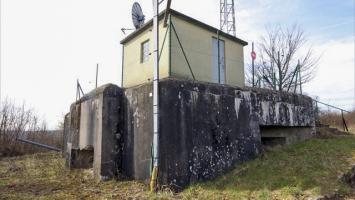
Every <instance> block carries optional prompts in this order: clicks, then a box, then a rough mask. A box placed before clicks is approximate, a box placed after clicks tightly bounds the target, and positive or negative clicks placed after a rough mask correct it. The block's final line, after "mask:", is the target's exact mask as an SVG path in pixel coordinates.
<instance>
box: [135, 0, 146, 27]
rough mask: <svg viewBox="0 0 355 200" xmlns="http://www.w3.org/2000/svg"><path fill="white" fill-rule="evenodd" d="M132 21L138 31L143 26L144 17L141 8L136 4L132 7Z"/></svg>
mask: <svg viewBox="0 0 355 200" xmlns="http://www.w3.org/2000/svg"><path fill="white" fill-rule="evenodd" d="M132 21H133V25H134V27H135V28H136V29H140V28H141V27H142V26H143V25H144V21H145V16H144V15H143V11H142V7H141V6H140V5H139V3H137V2H135V3H134V4H133V6H132Z"/></svg>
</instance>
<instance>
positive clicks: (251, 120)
mask: <svg viewBox="0 0 355 200" xmlns="http://www.w3.org/2000/svg"><path fill="white" fill-rule="evenodd" d="M108 88H109V89H107V90H106V89H104V90H98V91H95V92H94V93H93V94H91V95H88V96H86V97H84V98H83V99H82V100H80V102H79V103H78V102H77V103H76V104H74V105H72V109H71V114H70V117H68V119H67V120H66V121H70V126H69V128H67V129H68V130H70V131H69V133H68V134H69V135H71V136H72V137H67V138H72V140H71V141H70V145H72V148H74V149H80V146H81V147H85V146H90V144H91V142H90V141H91V140H90V139H88V138H86V137H90V135H92V133H91V132H93V135H95V138H93V140H92V141H93V142H92V143H93V147H94V153H95V156H94V170H95V172H96V173H97V174H100V177H104V178H106V176H107V178H108V177H112V176H117V175H118V174H121V175H125V176H127V177H130V178H132V179H136V180H149V178H150V172H151V167H152V166H151V163H152V162H151V160H152V137H153V127H152V124H153V122H152V85H151V84H145V85H141V86H137V87H134V88H128V89H125V90H124V91H122V90H121V89H119V88H117V87H114V86H110V87H108ZM100 91H101V92H100ZM103 91H110V92H107V93H106V92H103ZM101 94H102V95H101ZM109 102H110V103H109ZM90 105H91V106H93V105H95V106H94V107H92V108H87V107H88V106H90ZM84 107H85V109H84ZM80 113H81V115H80ZM83 115H85V116H83ZM80 118H82V119H85V120H81V122H82V124H84V122H85V123H86V124H88V125H85V126H84V125H83V127H79V125H78V124H79V123H78V120H79V121H80ZM314 124H315V122H314V115H313V106H312V100H311V99H310V98H309V97H306V96H301V95H295V94H287V93H278V92H273V91H270V90H260V89H251V88H237V87H230V86H223V85H219V84H209V83H202V82H193V81H186V80H176V79H165V80H161V81H160V127H159V128H160V138H159V144H160V162H159V175H158V176H159V182H160V184H162V185H170V186H172V187H175V188H177V189H179V188H183V187H185V186H187V185H188V184H190V183H193V182H197V181H201V180H208V179H212V178H215V177H216V176H218V175H220V174H222V173H224V172H226V171H228V170H229V169H231V168H232V167H233V166H235V165H236V164H238V163H242V162H245V161H247V160H250V159H253V158H255V157H257V156H258V155H259V154H260V152H261V146H262V138H264V142H265V138H269V139H270V138H271V139H272V138H278V139H280V140H281V141H284V143H285V144H290V143H293V142H296V141H299V140H304V139H307V138H309V137H311V136H312V135H313V134H314V131H315V129H314ZM88 127H92V128H88ZM82 129H85V130H84V132H82ZM78 133H82V135H83V136H81V135H80V139H78V138H79V136H78V135H79V134H78ZM77 140H78V141H77ZM79 144H80V145H79ZM70 145H69V143H68V145H67V146H68V148H69V147H70ZM100 158H101V161H100ZM105 169H107V171H105ZM115 170H116V172H117V173H114V171H115ZM98 171H99V172H98Z"/></svg>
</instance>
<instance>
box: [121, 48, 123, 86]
mask: <svg viewBox="0 0 355 200" xmlns="http://www.w3.org/2000/svg"><path fill="white" fill-rule="evenodd" d="M123 70H124V45H123V44H122V67H121V88H123V72H124V71H123Z"/></svg>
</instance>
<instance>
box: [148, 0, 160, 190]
mask: <svg viewBox="0 0 355 200" xmlns="http://www.w3.org/2000/svg"><path fill="white" fill-rule="evenodd" d="M153 10H154V17H153V43H154V45H153V46H154V50H153V60H154V70H153V71H154V74H153V76H154V77H153V172H152V176H151V180H150V190H151V191H152V192H153V191H155V190H156V188H157V176H158V164H159V0H153Z"/></svg>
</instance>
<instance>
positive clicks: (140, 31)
mask: <svg viewBox="0 0 355 200" xmlns="http://www.w3.org/2000/svg"><path fill="white" fill-rule="evenodd" d="M169 13H170V14H171V15H173V16H175V17H178V18H180V19H182V20H185V21H187V22H190V23H192V24H195V25H197V26H199V27H201V28H204V29H207V30H209V31H211V32H216V33H217V32H218V31H219V34H220V35H221V36H223V37H225V38H227V39H230V40H232V41H234V42H237V43H239V44H241V45H243V46H246V45H248V42H246V41H244V40H242V39H239V38H237V37H235V36H233V35H230V34H228V33H225V32H223V31H220V30H219V29H217V28H215V27H213V26H211V25H208V24H206V23H204V22H201V21H199V20H197V19H194V18H192V17H189V16H187V15H185V14H182V13H180V12H178V11H176V10H173V9H170V10H169ZM164 14H165V10H164V11H162V12H160V13H159V21H160V20H162V19H163V17H164ZM151 26H153V19H150V20H149V21H148V22H147V23H145V24H144V25H143V27H141V28H140V29H137V30H135V31H134V32H133V33H131V34H129V35H128V36H127V37H126V38H124V39H123V40H121V42H120V43H121V44H122V45H124V44H126V43H127V42H129V41H131V40H132V39H133V38H134V37H136V36H137V35H139V34H140V33H142V32H144V31H146V30H147V29H149V28H150V27H151Z"/></svg>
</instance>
